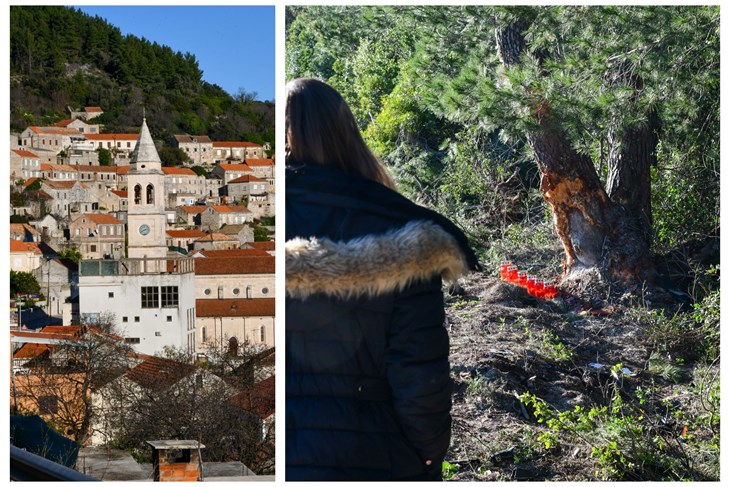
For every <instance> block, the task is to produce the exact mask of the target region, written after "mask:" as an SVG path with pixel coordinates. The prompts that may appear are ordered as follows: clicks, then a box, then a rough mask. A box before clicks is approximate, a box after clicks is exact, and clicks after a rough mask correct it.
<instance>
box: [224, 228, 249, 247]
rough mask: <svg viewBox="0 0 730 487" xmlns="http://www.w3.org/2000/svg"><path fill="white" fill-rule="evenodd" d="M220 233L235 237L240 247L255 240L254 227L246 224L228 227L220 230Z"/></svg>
mask: <svg viewBox="0 0 730 487" xmlns="http://www.w3.org/2000/svg"><path fill="white" fill-rule="evenodd" d="M218 233H222V234H223V235H230V236H231V237H235V238H236V239H237V240H238V243H239V245H238V247H243V246H244V245H246V244H247V243H248V242H253V240H254V237H253V227H251V225H246V224H238V225H235V224H234V225H226V226H224V227H222V228H221V229H220V230H218Z"/></svg>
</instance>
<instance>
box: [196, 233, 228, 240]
mask: <svg viewBox="0 0 730 487" xmlns="http://www.w3.org/2000/svg"><path fill="white" fill-rule="evenodd" d="M207 241H210V242H238V239H237V238H236V237H234V236H232V235H226V234H225V233H219V232H213V233H207V234H205V235H204V236H202V237H200V238H199V239H197V240H196V242H207Z"/></svg>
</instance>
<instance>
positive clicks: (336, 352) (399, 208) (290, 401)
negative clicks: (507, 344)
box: [286, 166, 478, 480]
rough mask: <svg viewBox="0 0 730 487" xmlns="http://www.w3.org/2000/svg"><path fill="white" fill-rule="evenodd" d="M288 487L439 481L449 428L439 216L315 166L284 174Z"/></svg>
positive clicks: (443, 241) (454, 265)
mask: <svg viewBox="0 0 730 487" xmlns="http://www.w3.org/2000/svg"><path fill="white" fill-rule="evenodd" d="M286 239H287V243H286V288H287V298H286V480H438V479H440V478H441V475H440V469H441V462H442V461H443V458H444V455H445V453H446V450H447V448H448V446H449V440H450V429H451V416H450V409H451V392H452V391H451V379H450V376H449V363H448V353H449V340H448V335H447V332H446V329H445V328H444V326H443V323H444V308H443V295H442V291H441V279H442V277H445V278H448V279H455V278H456V277H458V276H459V275H460V274H462V273H463V272H465V271H467V270H468V269H474V268H478V264H477V262H476V259H475V257H474V255H473V253H472V252H471V250H470V249H469V246H468V244H467V241H466V238H465V237H464V235H463V234H462V233H461V232H460V231H459V230H458V229H457V228H456V227H455V226H454V225H453V224H452V223H451V222H449V221H448V220H447V219H445V218H443V217H442V216H440V215H438V214H436V213H434V212H432V211H430V210H427V209H424V208H422V207H419V206H417V205H415V204H413V203H411V202H410V201H408V200H407V199H406V198H404V197H402V196H400V195H399V194H397V193H395V192H393V191H391V190H389V189H388V188H385V187H384V186H382V185H380V184H377V183H374V182H372V181H369V180H366V179H363V178H360V177H357V176H354V175H349V174H345V173H343V172H341V171H339V170H336V169H331V168H326V167H321V166H301V167H298V168H287V175H286Z"/></svg>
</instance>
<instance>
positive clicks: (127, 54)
mask: <svg viewBox="0 0 730 487" xmlns="http://www.w3.org/2000/svg"><path fill="white" fill-rule="evenodd" d="M202 75H203V73H202V72H201V70H200V68H199V66H198V61H197V60H196V58H195V55H194V54H191V53H180V52H175V51H173V50H172V49H170V48H169V47H167V46H161V45H159V44H157V43H153V42H150V41H149V40H146V39H140V38H138V37H135V36H133V35H127V36H123V35H122V34H121V32H120V30H119V29H118V28H117V27H114V26H113V25H110V24H109V23H107V22H106V21H105V20H103V19H101V18H99V17H90V16H88V15H86V14H84V13H82V12H81V11H79V10H76V9H74V8H67V7H50V6H46V7H30V6H22V7H21V6H17V7H16V6H13V7H11V8H10V77H11V80H10V90H11V93H10V100H11V103H10V110H11V113H10V125H11V129H12V130H18V131H20V130H23V129H24V128H25V127H27V126H28V125H48V124H52V123H54V122H57V121H59V120H62V119H65V118H68V116H69V113H68V111H67V108H66V107H67V106H71V107H72V108H74V109H76V108H80V107H84V106H101V107H102V109H103V110H104V112H105V113H104V115H102V117H101V118H98V119H96V120H97V121H98V122H99V123H103V124H105V126H106V131H107V132H127V131H132V130H136V129H135V127H139V124H140V120H141V117H142V110H143V109H144V110H146V115H147V123H148V125H149V126H150V129H151V130H152V132H153V133H155V136H156V137H158V136H159V137H160V138H166V137H167V136H169V135H172V134H180V133H189V134H207V135H209V136H210V137H211V138H212V139H213V140H247V141H251V142H257V143H261V144H263V143H264V142H269V143H270V144H271V146H272V148H273V147H274V104H273V102H270V101H266V102H261V101H256V100H255V99H253V96H252V94H251V93H247V92H243V91H242V92H240V93H238V94H237V95H236V96H233V97H232V96H231V95H229V94H228V93H226V92H225V91H224V90H223V89H222V88H221V87H219V86H217V85H214V84H210V83H207V82H205V81H203V80H202Z"/></svg>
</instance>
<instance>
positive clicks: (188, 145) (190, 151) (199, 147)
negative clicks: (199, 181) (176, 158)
mask: <svg viewBox="0 0 730 487" xmlns="http://www.w3.org/2000/svg"><path fill="white" fill-rule="evenodd" d="M174 140H175V142H174V146H175V147H177V148H178V149H180V150H182V151H184V152H185V154H187V156H188V159H190V164H193V165H196V166H209V165H211V164H212V163H213V141H212V140H210V137H208V136H207V135H175V137H174Z"/></svg>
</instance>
